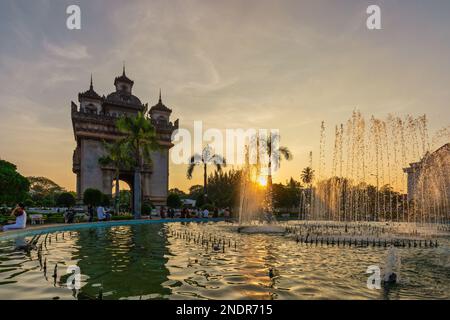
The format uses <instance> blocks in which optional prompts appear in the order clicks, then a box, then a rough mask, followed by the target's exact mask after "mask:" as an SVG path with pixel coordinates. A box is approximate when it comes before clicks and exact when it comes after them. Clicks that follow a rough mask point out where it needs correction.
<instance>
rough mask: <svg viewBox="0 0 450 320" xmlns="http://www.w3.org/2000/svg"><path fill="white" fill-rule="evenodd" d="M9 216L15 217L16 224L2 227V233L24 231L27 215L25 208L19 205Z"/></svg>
mask: <svg viewBox="0 0 450 320" xmlns="http://www.w3.org/2000/svg"><path fill="white" fill-rule="evenodd" d="M11 214H12V215H14V216H15V217H16V222H15V223H14V224H8V225H6V226H4V227H3V231H8V230H13V229H25V227H26V226H27V213H26V212H25V206H24V205H23V204H21V203H19V204H18V206H17V207H16V208H15V209H14V210H13V211H12V213H11Z"/></svg>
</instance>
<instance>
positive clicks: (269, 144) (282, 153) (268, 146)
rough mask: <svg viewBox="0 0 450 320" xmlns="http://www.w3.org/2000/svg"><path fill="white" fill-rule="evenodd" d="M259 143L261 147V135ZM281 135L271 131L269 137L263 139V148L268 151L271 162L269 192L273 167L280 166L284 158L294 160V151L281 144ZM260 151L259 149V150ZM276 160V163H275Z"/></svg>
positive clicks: (269, 164)
mask: <svg viewBox="0 0 450 320" xmlns="http://www.w3.org/2000/svg"><path fill="white" fill-rule="evenodd" d="M256 139H257V145H258V149H259V144H260V141H259V140H260V139H261V138H260V137H259V136H257V137H256ZM279 142H280V135H279V134H276V133H271V134H270V135H269V136H268V137H267V138H263V139H262V143H263V144H262V148H263V151H264V152H265V153H266V155H267V157H268V159H269V163H268V166H267V167H268V171H269V173H268V175H267V188H268V190H269V193H270V191H271V189H272V171H273V168H278V167H279V166H280V161H281V160H282V159H283V158H284V159H286V160H292V153H291V151H290V150H289V149H288V148H287V147H283V146H279ZM258 152H259V150H258ZM273 162H275V163H273Z"/></svg>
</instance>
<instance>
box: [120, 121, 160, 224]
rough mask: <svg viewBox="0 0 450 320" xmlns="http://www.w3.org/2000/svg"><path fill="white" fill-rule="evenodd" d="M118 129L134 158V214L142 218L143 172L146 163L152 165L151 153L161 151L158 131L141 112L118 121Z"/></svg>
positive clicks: (136, 217)
mask: <svg viewBox="0 0 450 320" xmlns="http://www.w3.org/2000/svg"><path fill="white" fill-rule="evenodd" d="M116 125H117V128H118V129H119V131H120V132H121V133H123V134H124V135H125V136H124V138H123V140H124V142H125V143H126V144H127V145H128V149H129V152H130V153H131V154H132V156H133V165H134V186H133V195H134V198H133V214H134V218H135V219H139V218H140V217H141V197H142V190H141V170H142V166H143V165H144V163H146V164H149V163H151V161H152V159H151V152H152V151H155V150H159V149H160V146H159V144H158V140H157V136H156V130H155V128H154V127H153V125H152V124H151V123H150V121H149V119H148V118H147V117H146V116H145V115H144V114H143V113H142V112H139V113H138V114H137V115H136V116H135V117H123V118H120V119H119V120H117V123H116Z"/></svg>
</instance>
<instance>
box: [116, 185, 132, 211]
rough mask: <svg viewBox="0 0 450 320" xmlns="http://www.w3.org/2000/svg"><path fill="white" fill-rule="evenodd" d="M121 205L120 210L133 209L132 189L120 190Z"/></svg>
mask: <svg viewBox="0 0 450 320" xmlns="http://www.w3.org/2000/svg"><path fill="white" fill-rule="evenodd" d="M119 205H120V210H122V211H130V209H131V191H130V190H120V192H119Z"/></svg>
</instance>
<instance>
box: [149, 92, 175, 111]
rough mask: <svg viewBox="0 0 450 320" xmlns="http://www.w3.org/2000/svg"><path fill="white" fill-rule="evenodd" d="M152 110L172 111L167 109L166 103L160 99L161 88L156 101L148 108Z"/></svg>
mask: <svg viewBox="0 0 450 320" xmlns="http://www.w3.org/2000/svg"><path fill="white" fill-rule="evenodd" d="M152 110H158V111H164V112H172V110H171V109H169V108H168V107H166V105H165V104H164V103H163V102H162V99H161V90H160V91H159V100H158V103H157V104H155V105H154V106H153V107H151V108H150V111H152Z"/></svg>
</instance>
